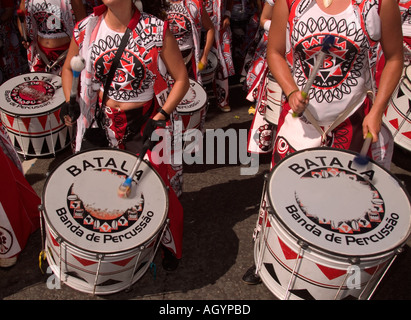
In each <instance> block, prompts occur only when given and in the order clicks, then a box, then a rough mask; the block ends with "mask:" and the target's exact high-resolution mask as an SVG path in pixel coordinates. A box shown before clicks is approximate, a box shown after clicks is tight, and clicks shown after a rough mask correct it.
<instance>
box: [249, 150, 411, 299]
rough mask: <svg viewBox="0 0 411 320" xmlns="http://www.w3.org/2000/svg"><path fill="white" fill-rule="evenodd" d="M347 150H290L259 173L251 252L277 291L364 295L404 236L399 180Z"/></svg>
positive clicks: (405, 207) (407, 210) (405, 204)
mask: <svg viewBox="0 0 411 320" xmlns="http://www.w3.org/2000/svg"><path fill="white" fill-rule="evenodd" d="M354 157H355V154H354V153H352V152H349V151H342V150H336V149H328V148H315V149H308V150H303V151H298V152H296V153H293V154H291V155H290V156H288V157H287V158H285V159H284V160H283V161H282V162H280V163H279V164H278V165H276V166H275V167H274V168H273V170H272V172H271V173H270V176H269V178H268V179H267V180H266V183H265V187H264V190H263V194H264V195H265V196H264V197H263V199H264V200H262V203H261V207H260V210H263V212H264V215H263V217H264V221H263V223H262V228H261V231H260V233H259V235H258V238H257V239H256V242H255V248H254V249H255V250H254V257H255V263H256V266H257V270H258V271H257V272H258V274H259V275H260V277H261V279H262V281H263V283H264V284H265V285H266V286H267V287H268V289H269V290H270V291H271V292H272V293H273V294H274V295H275V296H277V297H278V298H279V299H318V300H328V299H350V298H355V299H367V298H370V297H371V296H372V294H373V292H374V290H375V289H376V287H377V286H378V283H379V282H380V281H381V279H382V277H383V275H384V274H385V272H386V271H387V270H388V268H389V267H390V265H391V263H392V262H393V260H394V259H395V257H396V256H397V254H398V253H399V252H400V251H401V250H402V246H403V245H404V243H405V242H406V240H407V238H408V237H409V235H410V230H411V206H410V197H409V195H408V193H407V191H406V190H405V188H404V187H403V186H402V184H401V183H400V182H399V181H398V180H397V179H396V178H395V177H394V176H392V175H391V174H390V173H389V172H388V171H386V170H385V169H383V168H382V167H380V166H378V165H377V164H375V163H374V162H372V161H370V162H369V163H368V164H367V166H359V165H357V164H356V163H355V162H354V161H353V159H354ZM393 190H395V192H393Z"/></svg>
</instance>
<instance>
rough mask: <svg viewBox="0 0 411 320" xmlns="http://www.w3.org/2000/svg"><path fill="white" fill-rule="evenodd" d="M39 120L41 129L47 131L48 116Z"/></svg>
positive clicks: (40, 117)
mask: <svg viewBox="0 0 411 320" xmlns="http://www.w3.org/2000/svg"><path fill="white" fill-rule="evenodd" d="M37 119H38V120H39V122H40V124H41V127H42V128H43V130H46V125H47V119H48V116H47V115H45V116H39V117H38V118H37Z"/></svg>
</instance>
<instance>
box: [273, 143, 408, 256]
mask: <svg viewBox="0 0 411 320" xmlns="http://www.w3.org/2000/svg"><path fill="white" fill-rule="evenodd" d="M315 150H333V151H338V152H345V153H349V154H352V155H357V153H355V152H353V151H351V150H345V149H338V150H337V149H335V148H330V147H314V148H308V149H303V150H298V151H295V152H293V155H295V154H300V153H305V152H309V151H315ZM287 159H288V157H285V158H283V159H282V160H281V161H280V162H278V163H277V164H276V165H275V166H274V168H273V169H272V170H271V172H270V174H269V176H268V177H267V182H269V181H270V180H271V177H272V176H273V174H274V172H275V171H276V170H277V168H278V166H279V165H280V164H281V163H282V162H285V161H286V160H287ZM369 161H370V162H372V163H373V164H375V165H377V166H378V167H379V168H381V169H383V170H384V171H385V172H386V173H388V174H389V175H390V176H391V177H392V178H393V179H394V180H395V181H397V182H398V185H399V186H400V187H401V189H402V190H403V191H404V193H405V195H406V197H407V199H408V201H409V202H410V203H411V197H410V194H409V193H408V191H407V189H406V188H405V187H404V186H403V184H402V183H401V181H400V180H399V179H398V178H397V177H396V176H394V175H393V174H391V173H390V172H389V171H388V170H387V169H386V168H384V167H382V166H379V165H378V164H377V163H376V162H375V161H374V160H373V159H369ZM267 193H268V194H270V183H267ZM268 201H269V203H270V206H271V208H272V213H271V212H268V214H269V215H273V216H274V218H276V219H275V220H276V221H277V222H278V224H280V225H281V227H282V228H284V229H285V231H287V232H288V233H289V234H290V235H291V236H293V237H294V238H296V239H298V240H302V241H303V242H304V243H306V244H307V245H308V247H309V248H312V249H315V250H316V251H318V252H321V253H324V254H327V255H331V256H334V257H335V256H337V257H340V258H347V259H350V258H372V257H379V256H383V255H386V254H388V253H393V252H395V250H397V249H398V248H401V247H402V246H404V245H405V243H406V242H407V239H408V238H409V236H410V235H411V228H409V229H408V234H407V236H406V237H404V240H403V241H402V242H401V243H399V244H398V245H397V246H395V248H391V249H387V250H384V251H380V252H378V253H373V254H362V255H355V256H354V255H348V254H342V253H337V252H335V251H332V250H327V249H324V248H322V247H320V246H318V245H315V244H314V243H311V242H308V241H306V240H305V239H303V238H302V237H301V236H300V235H298V234H297V233H296V232H295V231H294V230H292V229H291V228H290V227H289V226H287V224H286V223H284V221H283V220H282V218H281V216H280V215H279V214H278V213H277V211H276V210H275V209H274V203H273V201H272V200H271V197H268Z"/></svg>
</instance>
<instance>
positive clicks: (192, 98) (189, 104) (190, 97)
mask: <svg viewBox="0 0 411 320" xmlns="http://www.w3.org/2000/svg"><path fill="white" fill-rule="evenodd" d="M206 103H207V93H206V92H205V90H204V88H203V87H202V86H201V85H200V84H199V83H198V82H197V81H194V80H192V79H190V88H189V89H188V91H187V93H186V95H185V96H184V98H183V100H181V102H180V104H179V105H178V106H177V112H178V113H181V114H184V113H193V112H196V111H198V110H201V109H202V108H203V107H204V106H205V105H206Z"/></svg>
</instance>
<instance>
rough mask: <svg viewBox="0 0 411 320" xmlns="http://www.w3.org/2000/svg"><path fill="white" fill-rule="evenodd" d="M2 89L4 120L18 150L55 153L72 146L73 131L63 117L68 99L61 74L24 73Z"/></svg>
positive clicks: (0, 103) (32, 153) (0, 99)
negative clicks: (66, 98)
mask: <svg viewBox="0 0 411 320" xmlns="http://www.w3.org/2000/svg"><path fill="white" fill-rule="evenodd" d="M0 89H1V92H0V108H1V110H2V111H3V112H2V115H1V119H2V121H3V123H4V126H5V127H6V129H7V132H8V134H9V136H10V139H11V141H12V143H13V145H14V147H15V149H16V151H17V152H18V153H20V154H22V155H24V156H33V157H38V156H46V155H51V154H52V155H55V153H56V152H57V151H60V150H62V149H64V148H66V147H67V146H68V145H70V143H71V141H72V138H73V134H72V132H71V131H72V130H71V129H69V128H67V127H66V126H65V124H64V123H63V122H62V121H61V120H60V116H59V115H60V108H61V106H62V105H63V104H64V102H65V101H66V100H65V97H64V93H63V87H62V84H61V78H60V76H58V75H54V74H49V73H36V72H33V73H28V74H23V75H19V76H17V77H14V78H12V79H10V80H8V81H6V82H5V83H3V84H2V85H1V87H0Z"/></svg>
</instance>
